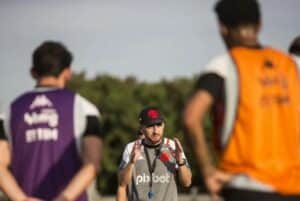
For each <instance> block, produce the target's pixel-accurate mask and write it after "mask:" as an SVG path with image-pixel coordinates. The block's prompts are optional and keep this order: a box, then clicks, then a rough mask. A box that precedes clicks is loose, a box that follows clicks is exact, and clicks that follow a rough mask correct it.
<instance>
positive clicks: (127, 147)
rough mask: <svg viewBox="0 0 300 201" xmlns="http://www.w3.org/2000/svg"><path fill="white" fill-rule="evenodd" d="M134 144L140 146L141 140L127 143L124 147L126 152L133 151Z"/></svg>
mask: <svg viewBox="0 0 300 201" xmlns="http://www.w3.org/2000/svg"><path fill="white" fill-rule="evenodd" d="M135 143H140V144H142V140H135V141H131V142H129V143H127V144H126V145H125V150H126V151H128V152H131V150H132V149H133V146H134V144H135Z"/></svg>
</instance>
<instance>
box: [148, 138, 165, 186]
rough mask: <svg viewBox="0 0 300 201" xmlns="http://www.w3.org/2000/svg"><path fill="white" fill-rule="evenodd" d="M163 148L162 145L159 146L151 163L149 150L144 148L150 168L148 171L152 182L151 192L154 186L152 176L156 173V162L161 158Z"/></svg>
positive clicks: (150, 184)
mask: <svg viewBox="0 0 300 201" xmlns="http://www.w3.org/2000/svg"><path fill="white" fill-rule="evenodd" d="M161 147H162V143H161V144H160V145H159V146H158V148H156V149H155V157H154V159H153V161H152V163H151V161H150V156H149V152H148V148H147V147H146V146H144V150H145V156H146V160H147V166H148V170H149V173H150V182H149V187H150V191H151V190H152V185H153V181H152V174H153V173H154V172H155V169H156V161H157V159H158V157H159V154H160V149H161Z"/></svg>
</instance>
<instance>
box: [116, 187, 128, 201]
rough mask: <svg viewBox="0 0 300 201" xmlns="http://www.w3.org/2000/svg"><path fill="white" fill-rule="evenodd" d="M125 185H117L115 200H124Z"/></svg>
mask: <svg viewBox="0 0 300 201" xmlns="http://www.w3.org/2000/svg"><path fill="white" fill-rule="evenodd" d="M126 200H127V195H126V186H121V185H118V189H117V196H116V201H126Z"/></svg>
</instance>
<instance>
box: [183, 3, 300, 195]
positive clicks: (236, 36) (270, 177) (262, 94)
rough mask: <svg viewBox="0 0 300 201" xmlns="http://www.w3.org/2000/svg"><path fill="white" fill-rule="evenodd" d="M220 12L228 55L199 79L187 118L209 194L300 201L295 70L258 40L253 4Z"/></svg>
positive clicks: (299, 97)
mask: <svg viewBox="0 0 300 201" xmlns="http://www.w3.org/2000/svg"><path fill="white" fill-rule="evenodd" d="M215 12H216V14H217V17H218V23H219V30H220V34H221V37H222V38H223V40H224V43H225V45H226V47H227V53H226V54H224V55H222V56H219V57H216V58H215V59H213V60H212V61H211V62H210V63H209V64H208V66H207V68H206V69H205V70H204V71H203V73H202V74H201V75H200V77H199V80H198V82H197V85H196V91H195V93H194V95H193V96H192V98H191V99H190V100H189V102H188V103H187V105H186V109H185V113H184V122H185V125H186V127H187V130H188V132H187V134H188V136H189V137H190V139H191V142H192V145H193V148H194V151H195V154H196V159H197V161H198V163H199V166H200V167H201V172H202V175H203V178H204V181H205V184H206V186H207V189H208V191H209V192H210V194H211V197H212V200H218V195H220V194H222V196H223V198H224V199H225V201H241V200H243V201H267V200H273V201H274V200H281V201H284V200H295V201H296V200H300V186H299V180H300V171H299V170H300V169H299V168H300V154H299V147H300V140H299V139H300V134H299V126H300V124H299V120H300V119H299V107H300V80H299V75H298V71H297V68H296V65H295V63H294V62H293V60H292V58H291V57H289V56H288V55H286V54H285V53H283V52H281V51H279V50H276V49H274V48H271V47H268V46H264V45H262V44H261V43H260V42H259V40H258V33H259V30H260V27H261V13H260V8H259V4H258V2H257V1H256V0H243V1H241V0H220V1H218V2H217V3H216V5H215ZM208 111H212V113H213V115H212V117H213V123H214V133H215V135H214V144H215V148H216V150H217V157H218V158H217V160H218V163H217V166H215V165H214V164H213V161H212V154H211V153H209V150H208V145H207V143H206V141H205V133H204V129H203V119H204V117H205V114H206V113H207V112H208ZM199 122H200V123H199ZM221 191H222V192H221Z"/></svg>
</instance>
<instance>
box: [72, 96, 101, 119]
mask: <svg viewBox="0 0 300 201" xmlns="http://www.w3.org/2000/svg"><path fill="white" fill-rule="evenodd" d="M75 98H76V102H77V104H80V106H81V107H82V109H83V110H84V112H85V113H86V114H87V115H93V116H99V115H100V112H99V110H98V108H97V107H96V106H95V105H94V104H93V103H91V102H90V101H89V100H88V99H86V98H85V97H83V96H81V95H80V94H78V93H76V94H75Z"/></svg>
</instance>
